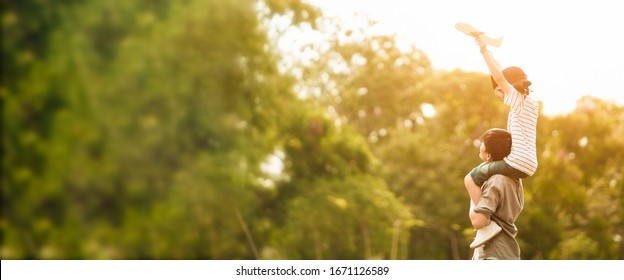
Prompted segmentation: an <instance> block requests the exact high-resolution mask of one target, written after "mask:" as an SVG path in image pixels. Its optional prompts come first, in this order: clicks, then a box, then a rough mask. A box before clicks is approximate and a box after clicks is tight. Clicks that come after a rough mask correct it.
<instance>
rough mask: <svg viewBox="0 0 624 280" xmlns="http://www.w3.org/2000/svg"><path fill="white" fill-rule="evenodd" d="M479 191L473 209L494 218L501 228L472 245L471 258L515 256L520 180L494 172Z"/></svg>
mask: <svg viewBox="0 0 624 280" xmlns="http://www.w3.org/2000/svg"><path fill="white" fill-rule="evenodd" d="M481 189H482V190H483V195H482V196H481V199H479V203H478V204H477V205H476V206H475V208H474V212H477V213H481V214H483V215H485V216H486V217H488V218H490V219H491V220H492V221H494V222H496V223H497V224H498V225H499V226H500V227H501V228H503V231H502V232H501V233H500V234H498V235H497V236H495V237H494V238H492V239H491V240H490V241H488V242H486V243H485V244H484V245H483V246H481V247H479V248H476V249H475V251H474V257H473V259H480V260H483V259H499V260H519V259H520V246H519V245H518V242H517V241H516V234H517V233H518V229H517V228H516V224H515V222H516V219H517V218H518V216H519V215H520V212H522V209H523V208H524V189H523V188H522V182H521V181H520V180H518V179H511V178H509V177H506V176H503V175H494V176H492V177H491V178H490V179H488V180H487V181H486V182H485V183H484V184H483V186H482V187H481Z"/></svg>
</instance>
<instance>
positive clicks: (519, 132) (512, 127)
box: [504, 87, 538, 176]
mask: <svg viewBox="0 0 624 280" xmlns="http://www.w3.org/2000/svg"><path fill="white" fill-rule="evenodd" d="M504 103H505V105H507V106H509V116H508V117H507V130H508V131H509V133H511V153H509V155H508V156H507V157H505V159H504V160H505V162H507V164H509V165H510V166H511V167H513V168H515V169H517V170H519V171H522V172H524V173H525V174H527V175H529V176H533V174H534V173H535V170H537V151H536V147H535V136H536V129H537V115H538V104H537V101H536V100H534V99H533V98H531V97H530V96H525V95H522V94H520V93H519V92H518V91H517V90H516V89H515V88H513V87H512V90H511V92H510V93H509V94H506V95H505V98H504Z"/></svg>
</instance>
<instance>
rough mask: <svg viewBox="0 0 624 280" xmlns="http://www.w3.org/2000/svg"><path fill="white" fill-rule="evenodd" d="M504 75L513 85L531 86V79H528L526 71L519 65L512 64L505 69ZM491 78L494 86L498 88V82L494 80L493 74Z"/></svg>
mask: <svg viewBox="0 0 624 280" xmlns="http://www.w3.org/2000/svg"><path fill="white" fill-rule="evenodd" d="M503 76H505V79H506V80H507V82H509V83H510V84H512V85H525V87H529V86H530V85H531V81H529V80H528V79H527V75H526V73H524V71H522V69H521V68H520V67H517V66H511V67H507V68H505V69H503ZM490 79H491V80H492V88H493V89H496V87H498V84H497V83H496V82H495V81H494V78H493V77H492V76H490Z"/></svg>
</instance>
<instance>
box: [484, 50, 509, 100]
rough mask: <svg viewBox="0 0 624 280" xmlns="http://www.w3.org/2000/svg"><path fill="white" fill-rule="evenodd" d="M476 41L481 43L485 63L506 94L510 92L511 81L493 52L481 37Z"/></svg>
mask: <svg viewBox="0 0 624 280" xmlns="http://www.w3.org/2000/svg"><path fill="white" fill-rule="evenodd" d="M476 41H477V44H478V45H479V49H480V51H481V54H482V55H483V59H485V63H486V64H487V66H488V69H489V70H490V73H491V74H492V78H493V79H494V81H495V82H496V83H497V84H498V85H499V86H500V87H501V89H502V90H503V92H504V93H505V94H508V93H510V92H511V88H512V85H511V84H509V82H507V79H505V76H504V75H503V72H502V69H501V68H502V67H501V66H500V64H499V63H498V61H496V59H494V56H493V55H492V52H490V51H489V50H488V49H487V48H486V44H485V42H483V41H482V40H480V39H476Z"/></svg>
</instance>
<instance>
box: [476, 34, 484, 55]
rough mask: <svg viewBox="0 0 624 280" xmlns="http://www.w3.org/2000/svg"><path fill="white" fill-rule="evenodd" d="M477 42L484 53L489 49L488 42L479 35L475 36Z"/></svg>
mask: <svg viewBox="0 0 624 280" xmlns="http://www.w3.org/2000/svg"><path fill="white" fill-rule="evenodd" d="M475 42H476V43H477V46H479V50H480V51H481V52H482V53H484V52H485V51H487V49H486V46H487V44H486V43H485V42H483V40H481V39H479V37H477V38H475Z"/></svg>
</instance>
